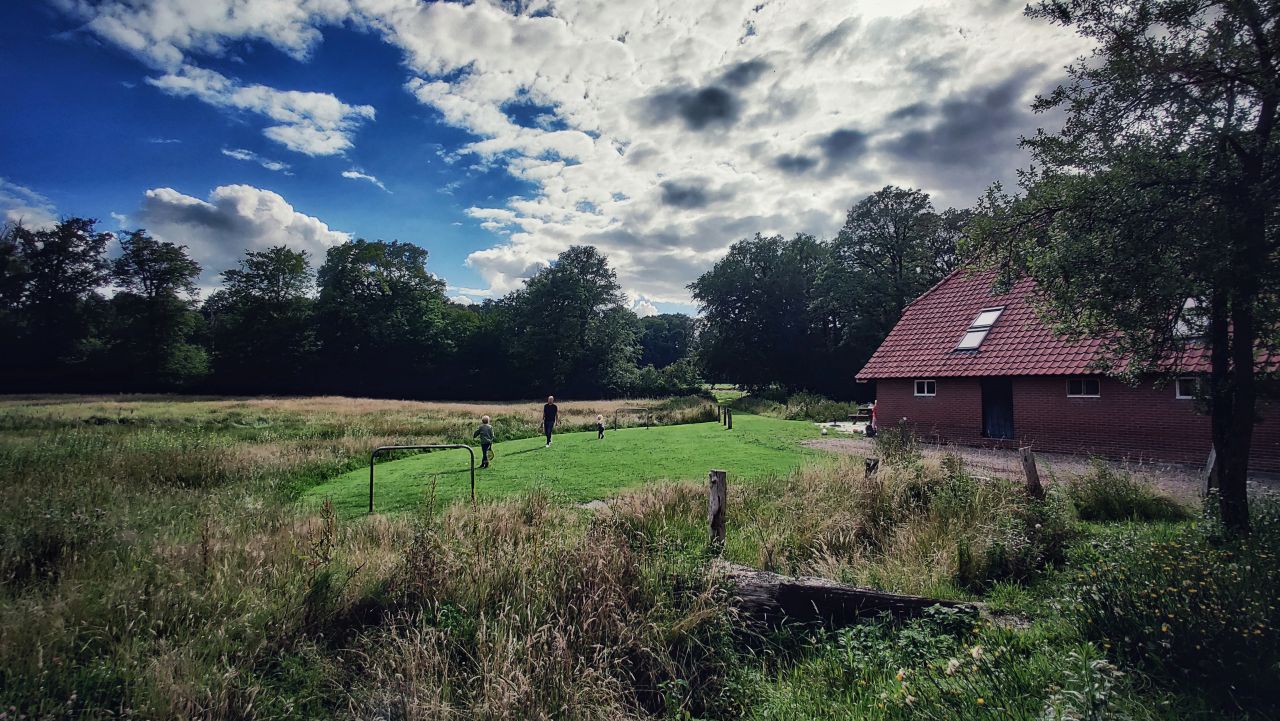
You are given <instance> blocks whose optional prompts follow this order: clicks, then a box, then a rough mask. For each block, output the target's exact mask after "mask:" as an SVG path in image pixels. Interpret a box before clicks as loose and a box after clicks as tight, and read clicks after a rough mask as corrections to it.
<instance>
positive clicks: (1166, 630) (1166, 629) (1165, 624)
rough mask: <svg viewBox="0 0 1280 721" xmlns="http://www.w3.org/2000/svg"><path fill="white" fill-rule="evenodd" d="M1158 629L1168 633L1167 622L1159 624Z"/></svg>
mask: <svg viewBox="0 0 1280 721" xmlns="http://www.w3.org/2000/svg"><path fill="white" fill-rule="evenodd" d="M1160 630H1161V631H1163V632H1165V633H1168V632H1169V624H1167V623H1162V624H1160Z"/></svg>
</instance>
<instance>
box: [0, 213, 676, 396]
mask: <svg viewBox="0 0 1280 721" xmlns="http://www.w3.org/2000/svg"><path fill="white" fill-rule="evenodd" d="M113 243H115V244H117V245H118V248H117V249H116V250H117V252H115V253H112V254H108V249H109V247H110V246H111V245H112V244H113ZM109 256H110V257H109ZM427 258H428V252H427V251H426V250H425V249H423V248H421V247H419V246H417V245H414V244H412V243H404V242H398V241H393V242H384V241H369V240H363V239H357V240H353V241H351V242H349V243H343V244H341V245H337V246H334V247H332V248H330V249H329V250H328V252H327V254H326V256H325V258H324V261H323V263H322V264H321V265H320V267H319V268H318V269H317V268H313V266H312V259H311V258H310V257H309V255H308V254H307V253H306V252H305V251H297V250H293V249H291V248H288V247H284V246H279V247H273V248H269V249H267V250H263V251H247V252H246V253H245V254H244V256H243V257H242V258H241V259H240V261H239V262H238V264H237V267H235V268H232V269H229V270H227V271H225V272H224V273H222V276H221V280H222V282H221V285H220V287H219V288H218V289H217V290H216V291H214V292H213V293H211V294H210V295H209V296H208V298H207V299H205V300H204V301H203V302H201V301H200V300H199V299H198V297H197V291H198V289H197V287H196V279H197V278H198V277H199V276H200V274H201V272H202V269H201V267H200V265H199V264H198V263H197V262H196V261H195V260H193V259H192V258H191V256H190V254H189V253H188V252H187V249H186V248H185V247H184V246H181V245H178V244H175V243H171V242H166V241H161V240H157V239H155V238H153V237H151V236H150V235H148V234H147V233H146V232H145V231H143V230H136V231H132V232H128V233H122V234H120V235H118V236H117V235H115V234H112V233H106V232H100V231H98V230H97V229H96V227H95V221H93V220H90V219H84V218H70V219H66V220H63V221H61V222H59V223H57V224H56V225H55V226H53V227H51V228H45V229H34V230H33V229H28V228H25V227H22V226H20V225H14V226H10V227H8V228H6V229H5V231H4V233H3V234H2V235H0V345H3V347H5V348H6V352H5V353H4V354H3V355H2V356H0V388H2V389H3V390H7V391H27V392H29V391H107V392H121V391H187V392H217V393H245V394H251V393H339V394H353V395H373V396H391V397H403V398H428V397H430V398H459V397H467V398H515V397H530V396H537V395H545V394H547V393H551V392H555V393H564V394H567V395H576V396H585V397H599V396H611V395H624V394H625V395H666V394H673V393H688V392H695V391H696V390H697V389H698V387H699V384H700V382H701V381H700V379H699V377H698V372H697V368H696V365H695V363H694V361H693V359H692V357H691V348H692V343H693V338H694V328H693V319H691V318H689V317H687V316H681V315H659V316H653V317H649V318H644V319H641V318H638V317H637V316H636V314H635V313H633V312H632V311H631V310H630V309H628V308H627V307H626V304H625V298H624V296H623V293H622V290H621V288H620V286H619V285H618V282H617V278H616V274H615V272H614V271H613V269H612V268H610V266H609V264H608V261H607V259H606V258H605V257H604V256H603V255H602V254H600V253H599V252H598V251H597V250H596V249H594V248H591V247H573V248H570V249H568V250H566V251H565V252H564V253H562V254H560V256H559V258H557V260H556V262H554V263H552V264H551V265H550V266H549V267H547V268H544V269H543V270H541V271H540V272H539V273H537V274H536V275H534V276H533V277H532V278H530V279H529V280H528V281H527V282H526V283H525V284H524V287H523V288H521V289H519V290H517V291H515V292H513V293H511V294H509V295H507V296H505V297H503V298H500V299H497V300H489V301H486V302H484V303H482V304H479V305H461V304H458V303H453V302H451V301H449V300H448V298H447V297H446V295H445V284H444V282H443V281H442V280H440V279H439V278H437V277H436V276H435V275H433V274H432V273H431V272H430V271H429V270H428V268H427Z"/></svg>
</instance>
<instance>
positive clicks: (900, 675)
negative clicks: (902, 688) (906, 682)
mask: <svg viewBox="0 0 1280 721" xmlns="http://www.w3.org/2000/svg"><path fill="white" fill-rule="evenodd" d="M906 677H907V670H906V669H904V668H900V669H898V675H897V676H896V678H897V679H898V680H899V681H901V680H902V679H904V678H906Z"/></svg>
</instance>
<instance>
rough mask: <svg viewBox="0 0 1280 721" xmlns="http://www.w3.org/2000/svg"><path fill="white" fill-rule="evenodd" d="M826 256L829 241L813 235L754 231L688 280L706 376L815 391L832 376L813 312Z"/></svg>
mask: <svg viewBox="0 0 1280 721" xmlns="http://www.w3.org/2000/svg"><path fill="white" fill-rule="evenodd" d="M829 255H830V249H829V246H827V245H826V244H824V243H821V242H819V241H818V240H816V239H815V238H813V236H809V235H797V236H796V237H795V238H793V239H791V240H787V239H785V238H783V237H782V236H780V235H779V236H772V237H765V236H761V235H757V236H755V237H754V238H750V239H746V240H740V241H738V242H736V243H734V244H733V245H732V246H731V247H730V248H729V252H728V254H727V255H725V257H724V258H722V259H720V261H718V262H717V263H716V264H715V265H714V266H713V267H712V268H711V270H709V271H707V272H706V273H703V274H702V276H700V277H699V278H698V279H697V280H696V281H694V282H693V283H691V284H690V285H689V289H690V290H691V291H692V292H693V297H694V299H695V300H696V301H697V302H698V303H699V305H700V306H701V308H702V315H703V321H704V323H705V329H704V331H703V337H702V339H701V340H700V343H699V346H700V348H699V350H700V355H701V361H702V364H703V368H704V370H705V373H706V376H707V379H708V380H712V381H729V382H732V383H738V384H741V385H745V386H749V387H752V388H764V387H767V386H770V385H773V384H775V383H777V384H780V385H782V386H784V387H786V388H787V389H789V390H798V389H802V388H807V389H822V384H823V380H824V379H825V378H827V377H830V376H832V368H831V366H830V364H829V363H828V358H827V355H826V353H827V342H826V336H828V335H829V333H830V331H829V328H827V327H826V325H827V324H826V318H825V317H824V316H823V315H822V314H820V313H818V314H815V312H814V309H815V307H816V306H817V304H816V303H815V301H816V298H817V294H816V286H815V283H814V279H815V278H816V277H817V275H818V273H819V272H820V270H821V269H822V268H823V267H825V266H826V264H827V262H828V259H829ZM850 375H851V373H850V374H845V378H846V379H847V378H848V377H849V376H850Z"/></svg>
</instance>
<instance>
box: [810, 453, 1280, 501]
mask: <svg viewBox="0 0 1280 721" xmlns="http://www.w3.org/2000/svg"><path fill="white" fill-rule="evenodd" d="M804 445H806V446H809V447H811V448H818V449H821V450H824V451H830V452H832V453H844V454H848V455H858V456H864V455H874V453H875V444H874V443H873V442H872V441H871V440H869V439H867V438H857V437H845V438H820V439H815V440H812V441H805V442H804ZM921 451H922V452H923V453H924V454H925V455H926V456H941V455H943V454H945V453H955V454H957V455H959V456H960V457H961V458H963V459H964V462H965V465H966V467H968V468H969V469H970V470H971V471H972V472H973V473H976V474H978V475H990V476H1001V477H1005V478H1015V479H1021V478H1022V463H1021V462H1020V461H1019V459H1018V452H1017V451H1015V450H1003V449H995V448H971V447H967V446H935V445H928V444H921ZM1091 462H1092V461H1091V460H1090V459H1089V458H1086V457H1083V456H1073V455H1068V454H1064V453H1037V454H1036V463H1037V465H1038V467H1039V469H1040V477H1041V479H1042V480H1044V481H1045V482H1046V483H1053V482H1055V481H1059V480H1065V479H1066V478H1067V477H1068V476H1072V475H1077V474H1080V473H1084V472H1085V471H1087V470H1088V469H1089V464H1090V463H1091ZM1106 462H1107V463H1110V464H1111V465H1113V466H1116V467H1118V468H1124V469H1126V470H1128V471H1130V472H1131V473H1133V474H1134V476H1136V477H1138V478H1141V479H1143V480H1145V481H1147V482H1149V483H1152V484H1154V485H1155V486H1156V487H1157V488H1159V489H1160V490H1162V491H1164V492H1166V493H1169V494H1170V495H1173V496H1176V497H1178V498H1182V499H1186V500H1189V501H1190V500H1198V499H1199V497H1200V487H1201V484H1202V483H1203V482H1204V479H1203V478H1202V473H1203V470H1202V469H1200V468H1196V467H1194V466H1186V465H1182V464H1177V463H1153V462H1146V463H1125V462H1120V461H1106ZM1249 486H1250V492H1259V491H1263V490H1266V491H1270V492H1277V491H1280V476H1276V475H1275V474H1263V473H1259V474H1256V476H1255V477H1251V478H1250V479H1249Z"/></svg>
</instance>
